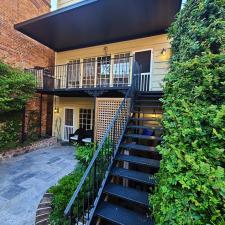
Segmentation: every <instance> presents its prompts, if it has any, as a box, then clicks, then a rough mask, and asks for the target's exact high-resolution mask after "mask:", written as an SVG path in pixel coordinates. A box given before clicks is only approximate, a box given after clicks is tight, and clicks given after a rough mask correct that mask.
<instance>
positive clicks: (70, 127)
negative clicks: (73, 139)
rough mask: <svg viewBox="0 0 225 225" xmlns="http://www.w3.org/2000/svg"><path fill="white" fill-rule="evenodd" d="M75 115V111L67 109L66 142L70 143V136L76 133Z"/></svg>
mask: <svg viewBox="0 0 225 225" xmlns="http://www.w3.org/2000/svg"><path fill="white" fill-rule="evenodd" d="M73 115H74V110H73V109H68V108H66V109H65V124H64V141H69V136H70V134H73V133H74V132H75V131H74V118H73Z"/></svg>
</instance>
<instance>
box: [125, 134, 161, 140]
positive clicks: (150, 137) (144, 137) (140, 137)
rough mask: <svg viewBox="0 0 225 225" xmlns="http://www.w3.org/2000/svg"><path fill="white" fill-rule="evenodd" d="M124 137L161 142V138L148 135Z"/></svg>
mask: <svg viewBox="0 0 225 225" xmlns="http://www.w3.org/2000/svg"><path fill="white" fill-rule="evenodd" d="M125 137H130V138H136V139H145V140H162V138H161V137H157V136H149V135H143V134H125Z"/></svg>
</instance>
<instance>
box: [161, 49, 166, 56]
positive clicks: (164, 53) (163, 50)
mask: <svg viewBox="0 0 225 225" xmlns="http://www.w3.org/2000/svg"><path fill="white" fill-rule="evenodd" d="M161 54H162V55H163V56H165V55H166V49H165V48H163V49H162V51H161Z"/></svg>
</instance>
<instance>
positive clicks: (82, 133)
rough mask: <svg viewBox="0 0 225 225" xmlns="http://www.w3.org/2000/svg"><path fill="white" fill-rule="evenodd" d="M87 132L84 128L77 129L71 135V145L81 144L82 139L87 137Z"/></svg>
mask: <svg viewBox="0 0 225 225" xmlns="http://www.w3.org/2000/svg"><path fill="white" fill-rule="evenodd" d="M86 133H87V131H86V130H85V129H84V128H79V129H77V130H76V131H75V132H74V133H73V134H70V135H69V143H72V142H77V143H81V142H82V139H84V138H85V137H86Z"/></svg>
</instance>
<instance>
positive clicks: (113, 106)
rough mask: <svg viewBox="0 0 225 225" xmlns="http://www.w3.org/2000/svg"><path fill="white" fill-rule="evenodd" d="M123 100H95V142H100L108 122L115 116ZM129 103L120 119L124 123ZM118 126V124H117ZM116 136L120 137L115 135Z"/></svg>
mask: <svg viewBox="0 0 225 225" xmlns="http://www.w3.org/2000/svg"><path fill="white" fill-rule="evenodd" d="M122 101H123V98H97V99H96V114H95V140H96V141H98V142H99V141H101V139H102V138H103V136H104V134H105V132H106V130H107V128H108V126H109V124H110V122H111V121H112V119H113V117H114V116H115V114H116V112H117V110H118V108H119V106H120V104H121V102H122ZM129 104H130V101H128V102H127V107H126V109H125V110H124V112H123V113H124V117H123V118H121V119H122V120H124V122H125V118H126V115H127V113H129V111H128V109H129V108H130V107H129ZM118 126H119V124H118ZM116 135H118V136H119V135H120V134H119V133H117V134H116Z"/></svg>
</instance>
